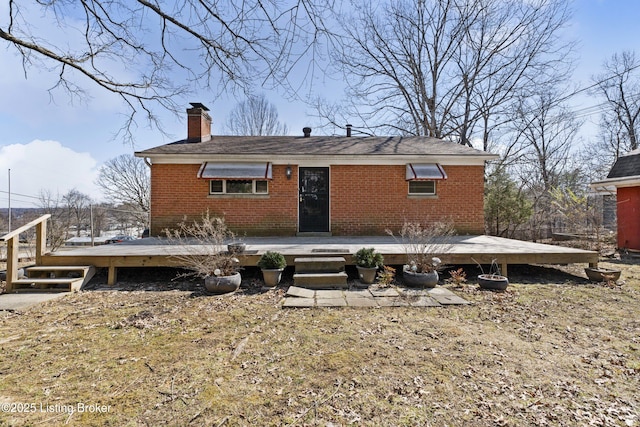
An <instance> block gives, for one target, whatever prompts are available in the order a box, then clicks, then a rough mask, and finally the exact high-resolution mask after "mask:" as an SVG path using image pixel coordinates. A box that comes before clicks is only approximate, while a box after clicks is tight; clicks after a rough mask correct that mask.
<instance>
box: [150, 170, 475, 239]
mask: <svg viewBox="0 0 640 427" xmlns="http://www.w3.org/2000/svg"><path fill="white" fill-rule="evenodd" d="M199 167H200V166H199V165H178V164H171V165H169V164H155V165H153V166H152V169H151V233H152V235H162V230H163V229H165V228H171V227H174V226H175V224H176V223H178V222H180V221H181V220H182V219H183V217H184V216H185V215H186V216H187V217H188V218H189V219H190V220H193V219H197V218H199V217H200V215H201V214H202V212H204V211H206V210H207V209H209V211H210V212H211V213H212V214H214V215H220V216H224V217H225V218H226V221H227V224H228V225H229V226H230V227H231V228H232V229H233V230H234V231H236V232H238V233H241V234H247V235H294V234H295V233H296V231H297V224H298V218H297V214H298V175H297V168H296V167H295V166H294V167H293V176H292V178H291V179H290V180H287V179H286V177H285V168H286V167H285V166H284V165H274V166H273V178H274V179H273V180H272V181H270V182H269V197H268V198H212V197H208V194H209V182H208V180H205V179H198V178H196V174H197V172H198V169H199ZM444 169H445V171H446V172H447V175H448V179H447V180H446V181H438V183H437V193H438V195H437V197H435V198H415V197H409V196H408V195H407V193H408V184H407V181H406V180H405V166H404V165H398V166H364V165H360V166H354V165H346V166H331V169H330V170H331V177H330V184H331V195H330V203H331V231H332V233H333V234H334V235H380V234H385V229H387V228H389V229H391V230H393V231H394V232H397V231H398V230H399V228H400V227H401V226H402V223H403V222H404V221H405V220H407V221H420V222H423V223H424V222H427V221H436V220H445V219H451V220H453V221H454V222H455V224H456V227H457V229H458V231H459V232H462V233H472V234H482V233H483V230H484V214H483V192H484V168H483V166H444Z"/></svg>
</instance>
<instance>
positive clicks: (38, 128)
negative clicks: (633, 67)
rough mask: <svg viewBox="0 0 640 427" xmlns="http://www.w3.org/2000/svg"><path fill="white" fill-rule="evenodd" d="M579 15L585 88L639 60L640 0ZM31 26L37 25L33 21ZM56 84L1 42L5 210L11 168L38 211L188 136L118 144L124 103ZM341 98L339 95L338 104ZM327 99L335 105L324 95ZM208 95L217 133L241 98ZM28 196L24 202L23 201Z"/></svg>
mask: <svg viewBox="0 0 640 427" xmlns="http://www.w3.org/2000/svg"><path fill="white" fill-rule="evenodd" d="M6 7H7V6H6V4H5V5H0V14H1V15H0V16H6V13H5V10H6ZM574 8H575V15H574V19H573V22H572V25H571V27H570V28H568V29H567V34H568V35H569V36H571V37H574V38H575V39H577V40H578V42H579V43H580V44H579V46H578V51H577V53H578V59H579V63H578V67H577V68H576V71H575V74H574V81H575V83H576V84H578V85H580V86H581V87H584V86H587V85H589V84H590V81H589V79H590V77H591V76H592V75H593V74H596V73H599V72H600V71H601V65H602V62H603V61H604V60H605V59H607V58H608V57H610V56H611V55H612V54H613V53H615V52H622V51H623V50H632V51H635V52H636V53H637V54H638V55H640V29H639V28H640V27H638V25H637V19H638V18H639V17H640V1H637V0H576V1H575V2H574ZM33 25H37V20H36V18H34V23H33ZM55 81H56V75H55V73H53V74H51V73H48V72H47V71H46V70H34V69H31V70H29V71H28V75H27V78H25V75H24V73H23V72H22V67H21V64H20V59H19V58H18V57H17V56H16V55H15V52H14V50H13V49H12V48H9V49H7V46H6V44H3V42H0V100H1V101H2V102H0V207H6V206H7V204H8V197H7V193H6V192H7V190H8V178H9V173H8V169H11V192H12V193H13V196H12V203H11V204H12V206H13V207H18V206H20V207H34V206H36V205H37V200H36V199H34V198H31V197H25V196H32V197H35V196H37V195H38V193H39V192H40V190H43V189H46V190H49V191H51V192H52V193H54V194H55V193H60V194H64V193H66V192H67V191H69V190H71V189H73V188H75V189H77V190H79V191H82V192H84V193H87V194H89V195H90V196H91V197H93V198H94V199H95V200H96V201H100V200H101V197H100V191H99V190H98V189H97V188H96V187H95V185H94V184H93V181H94V179H95V176H96V173H97V170H98V168H99V166H100V165H101V164H102V163H103V162H105V161H107V160H109V159H111V158H113V157H116V156H118V155H120V154H124V153H132V152H133V151H134V150H139V149H145V148H149V147H153V146H156V145H160V144H163V143H167V142H170V141H172V140H176V139H181V138H183V137H184V136H185V133H186V124H185V121H184V120H183V118H182V117H181V118H175V117H174V116H172V115H169V114H167V115H165V116H164V117H163V122H164V124H165V129H166V130H167V131H168V132H169V133H170V134H171V136H169V137H165V136H163V135H162V134H161V133H160V132H159V131H157V130H150V129H148V128H146V127H145V123H142V122H141V123H140V128H138V129H137V132H136V141H137V142H136V144H137V145H136V147H131V146H128V145H123V144H122V143H121V142H119V141H117V140H114V139H113V137H114V134H115V133H116V132H117V131H118V129H119V128H120V126H121V125H122V123H123V121H124V119H123V117H122V116H121V114H120V111H122V108H123V107H122V105H121V103H120V101H119V100H118V99H117V98H116V97H114V96H112V95H109V94H106V93H104V92H100V91H99V90H97V89H95V88H92V87H90V86H87V88H88V90H89V94H90V98H89V99H88V100H87V101H86V102H84V103H83V102H79V101H77V100H74V101H73V102H72V101H71V100H70V99H69V97H68V95H67V94H66V93H64V92H62V91H57V92H55V93H54V97H53V98H51V97H50V94H49V92H48V91H47V89H49V88H50V87H51V86H52V85H53V84H54V83H55ZM265 94H266V95H267V97H268V99H269V100H270V101H271V102H273V103H274V104H275V105H276V106H277V108H278V112H279V115H280V119H281V121H283V122H284V123H286V124H287V126H288V127H289V130H290V133H293V134H295V133H300V132H301V129H302V127H304V126H307V125H311V126H313V124H314V119H311V118H308V117H306V113H308V112H311V111H310V109H309V108H308V107H307V106H305V105H304V104H303V103H295V102H291V101H289V100H287V99H285V98H284V97H282V96H281V94H278V93H276V92H270V91H265ZM340 95H341V94H339V93H338V94H336V96H337V97H338V98H339V97H340ZM323 96H324V97H325V98H327V99H329V97H328V95H327V94H326V93H324V94H323ZM213 97H214V95H213V94H210V93H203V94H202V96H199V97H191V98H190V99H187V100H185V105H184V108H185V109H186V108H187V106H188V103H187V102H186V101H199V102H203V103H204V104H205V105H207V106H208V107H209V108H210V109H211V115H212V117H213V120H214V123H213V130H212V132H213V133H214V134H215V133H221V132H222V124H223V123H224V122H225V121H226V118H227V114H228V111H229V110H230V109H231V108H232V107H233V106H234V105H235V104H236V102H238V101H239V100H241V99H236V98H234V97H233V96H226V97H222V98H218V99H214V98H213ZM597 103H598V100H597V99H594V98H592V97H589V96H581V97H576V98H574V99H572V104H573V107H574V108H575V109H576V110H579V109H582V108H585V107H588V106H592V105H595V104H597ZM585 120H586V121H587V124H585V126H584V128H583V131H582V137H583V139H584V140H585V142H586V143H588V140H589V138H594V137H595V131H596V126H595V125H594V124H590V123H589V122H592V123H596V122H597V120H598V116H597V115H592V116H590V117H585ZM23 195H24V196H23Z"/></svg>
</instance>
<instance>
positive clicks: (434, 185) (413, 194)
mask: <svg viewBox="0 0 640 427" xmlns="http://www.w3.org/2000/svg"><path fill="white" fill-rule="evenodd" d="M426 181H427V182H433V193H412V192H411V183H412V182H417V181H407V194H408V195H409V196H424V197H434V196H437V195H438V183H437V182H436V180H435V179H434V180H431V179H430V180H426Z"/></svg>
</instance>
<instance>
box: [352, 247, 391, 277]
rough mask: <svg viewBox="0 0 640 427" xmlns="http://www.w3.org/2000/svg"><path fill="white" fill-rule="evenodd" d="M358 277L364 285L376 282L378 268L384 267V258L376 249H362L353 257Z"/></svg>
mask: <svg viewBox="0 0 640 427" xmlns="http://www.w3.org/2000/svg"><path fill="white" fill-rule="evenodd" d="M353 258H354V260H355V263H356V268H357V269H358V277H359V278H360V281H361V282H362V283H364V284H367V285H370V284H371V283H373V282H374V281H375V280H376V273H377V272H378V268H379V267H382V266H383V265H384V258H383V256H382V254H381V253H379V252H376V250H375V248H361V249H358V251H357V252H356V253H355V255H354V256H353Z"/></svg>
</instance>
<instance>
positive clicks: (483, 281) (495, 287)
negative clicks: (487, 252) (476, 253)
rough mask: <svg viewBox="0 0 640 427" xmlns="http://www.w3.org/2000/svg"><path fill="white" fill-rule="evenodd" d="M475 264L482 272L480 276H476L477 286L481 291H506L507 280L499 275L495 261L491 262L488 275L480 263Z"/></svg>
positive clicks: (498, 268)
mask: <svg viewBox="0 0 640 427" xmlns="http://www.w3.org/2000/svg"><path fill="white" fill-rule="evenodd" d="M474 261H475V260H474ZM476 264H478V266H479V267H480V271H482V274H480V275H478V284H479V285H480V287H481V288H482V289H487V290H491V291H504V290H506V289H507V286H508V285H509V279H507V278H506V277H505V276H502V275H501V274H500V267H498V263H497V262H496V260H495V259H494V260H492V261H491V269H490V270H489V273H488V274H485V272H484V270H483V269H482V265H480V263H478V262H477V261H476Z"/></svg>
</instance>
